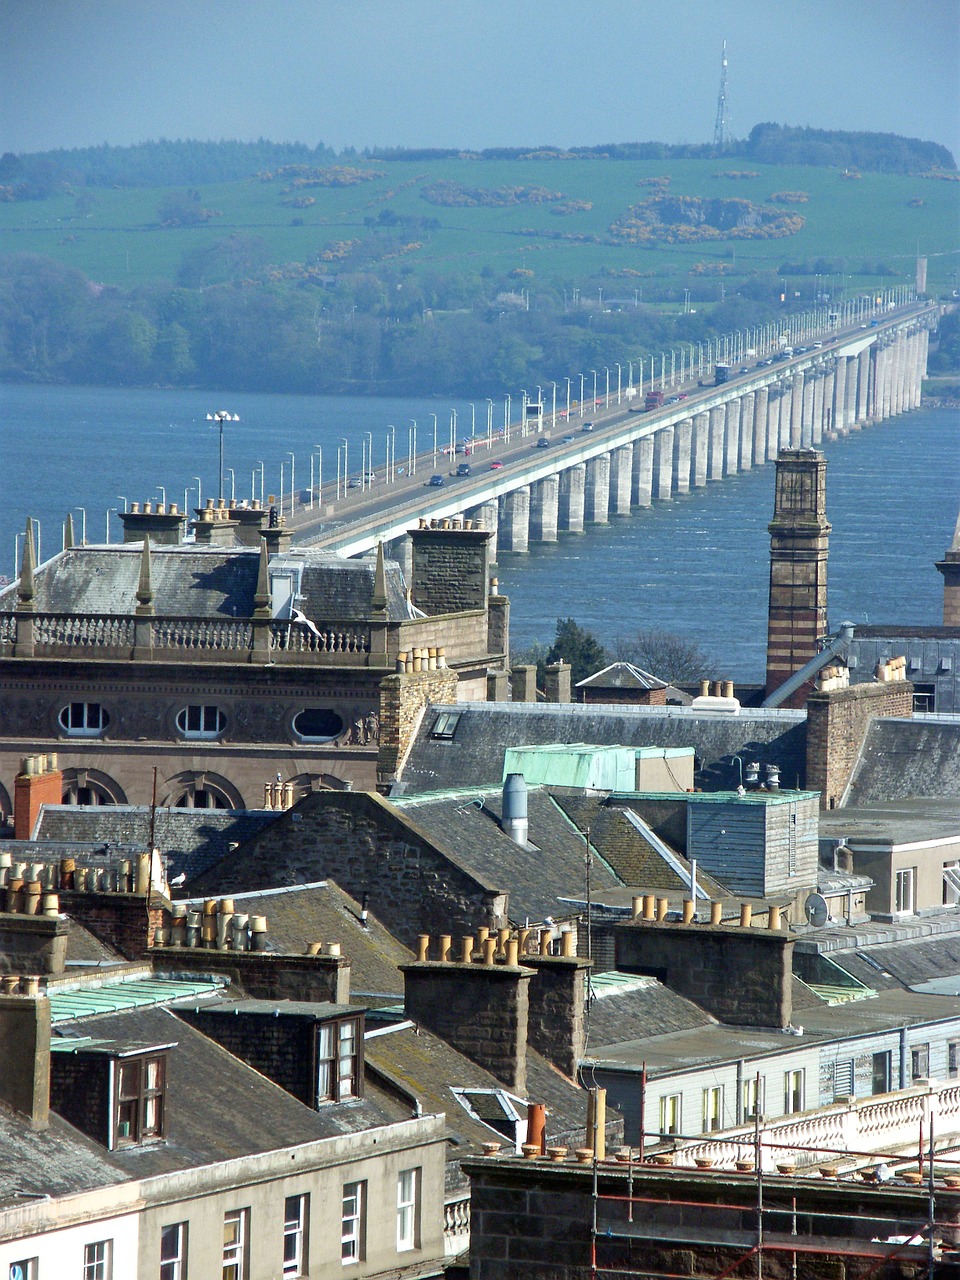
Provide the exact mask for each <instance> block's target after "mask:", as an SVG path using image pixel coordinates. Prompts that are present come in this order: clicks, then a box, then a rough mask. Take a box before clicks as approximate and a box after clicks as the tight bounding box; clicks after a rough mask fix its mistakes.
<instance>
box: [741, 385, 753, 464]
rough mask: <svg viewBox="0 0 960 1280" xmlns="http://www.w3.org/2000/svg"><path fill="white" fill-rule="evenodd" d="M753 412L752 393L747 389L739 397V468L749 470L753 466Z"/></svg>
mask: <svg viewBox="0 0 960 1280" xmlns="http://www.w3.org/2000/svg"><path fill="white" fill-rule="evenodd" d="M753 414H754V395H753V392H752V391H748V392H747V393H746V395H743V396H741V397H740V470H741V471H749V470H750V469H751V467H752V466H753Z"/></svg>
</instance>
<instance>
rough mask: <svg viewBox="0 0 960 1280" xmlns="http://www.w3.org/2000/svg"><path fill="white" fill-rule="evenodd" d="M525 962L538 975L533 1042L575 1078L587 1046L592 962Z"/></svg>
mask: <svg viewBox="0 0 960 1280" xmlns="http://www.w3.org/2000/svg"><path fill="white" fill-rule="evenodd" d="M523 963H524V965H525V966H526V967H527V968H528V969H533V970H534V971H535V973H536V977H535V978H534V980H533V982H531V983H530V1000H529V1004H530V1008H529V1013H528V1017H527V1037H528V1040H529V1043H530V1044H531V1046H532V1047H533V1048H534V1049H536V1050H538V1052H540V1053H542V1054H543V1056H544V1057H545V1058H546V1059H547V1061H548V1062H552V1063H553V1065H554V1066H555V1067H558V1068H559V1069H560V1070H561V1071H562V1072H563V1073H564V1074H565V1075H568V1076H570V1077H571V1079H575V1078H576V1074H577V1066H578V1064H579V1062H580V1059H581V1058H582V1057H583V1054H584V1047H585V1028H584V1008H585V1005H586V978H587V971H588V970H589V969H590V967H591V962H590V961H589V960H582V959H577V958H576V957H567V956H524V957H523Z"/></svg>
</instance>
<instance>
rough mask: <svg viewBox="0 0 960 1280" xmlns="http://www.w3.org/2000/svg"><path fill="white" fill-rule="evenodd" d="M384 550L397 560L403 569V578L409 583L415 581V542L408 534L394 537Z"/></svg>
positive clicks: (392, 558)
mask: <svg viewBox="0 0 960 1280" xmlns="http://www.w3.org/2000/svg"><path fill="white" fill-rule="evenodd" d="M383 550H384V552H385V554H386V555H388V556H389V557H390V559H391V560H396V561H397V563H398V564H399V565H400V568H401V569H402V570H403V580H404V582H405V583H406V584H407V586H409V585H410V583H411V582H412V581H413V542H412V540H411V538H410V537H409V535H408V534H406V533H404V534H402V535H401V536H400V537H399V538H394V539H393V541H392V542H388V543H387V545H386V546H385V547H384V549H383Z"/></svg>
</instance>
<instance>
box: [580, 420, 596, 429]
mask: <svg viewBox="0 0 960 1280" xmlns="http://www.w3.org/2000/svg"><path fill="white" fill-rule="evenodd" d="M580 430H581V431H592V430H593V423H592V422H585V423H584V424H583V426H582V427H581V428H580Z"/></svg>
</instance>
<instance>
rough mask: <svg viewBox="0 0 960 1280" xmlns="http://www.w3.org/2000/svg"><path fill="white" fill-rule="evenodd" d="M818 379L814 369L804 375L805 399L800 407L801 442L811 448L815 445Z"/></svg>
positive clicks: (805, 447)
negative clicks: (814, 430) (814, 431)
mask: <svg viewBox="0 0 960 1280" xmlns="http://www.w3.org/2000/svg"><path fill="white" fill-rule="evenodd" d="M816 387H817V379H816V375H815V374H814V372H813V370H812V369H811V370H810V372H809V373H804V375H803V399H802V401H801V407H800V444H801V448H804V449H809V448H811V447H812V445H813V419H814V398H815V394H816Z"/></svg>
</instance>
